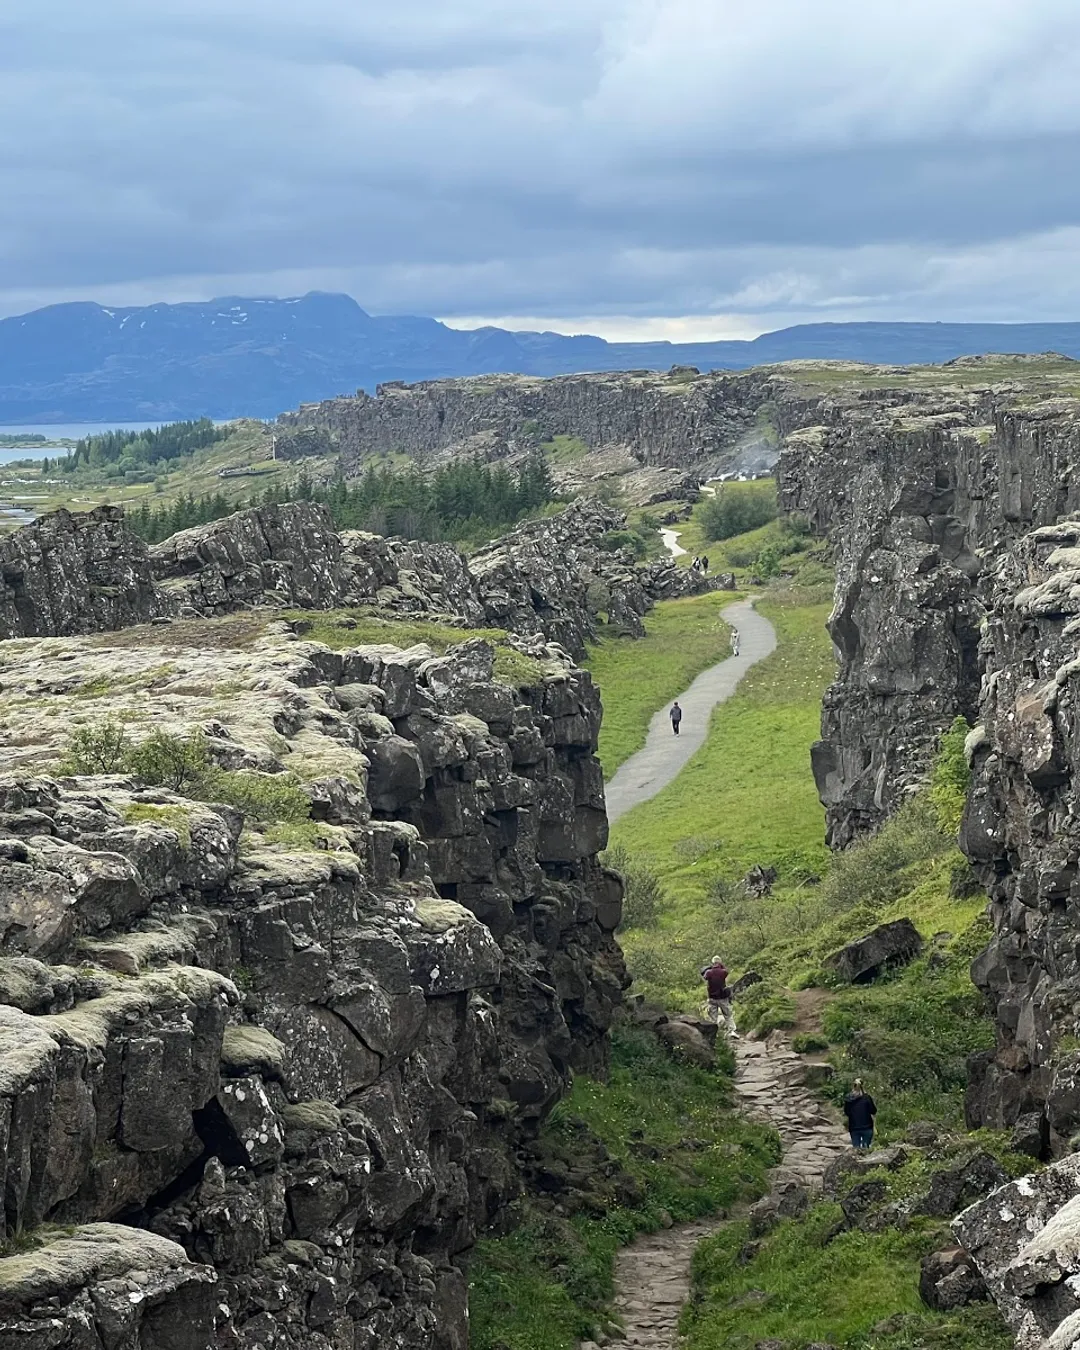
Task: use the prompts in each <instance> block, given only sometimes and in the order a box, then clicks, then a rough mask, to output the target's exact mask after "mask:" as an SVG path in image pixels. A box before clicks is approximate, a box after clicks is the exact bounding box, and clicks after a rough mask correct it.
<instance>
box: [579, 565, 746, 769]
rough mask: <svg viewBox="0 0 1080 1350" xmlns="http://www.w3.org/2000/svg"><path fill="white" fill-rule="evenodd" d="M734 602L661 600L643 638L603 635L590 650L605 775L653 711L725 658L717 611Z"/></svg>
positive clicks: (720, 597) (636, 744)
mask: <svg viewBox="0 0 1080 1350" xmlns="http://www.w3.org/2000/svg"><path fill="white" fill-rule="evenodd" d="M739 598H740V596H739V595H737V594H734V593H732V592H731V591H713V592H711V593H710V594H708V595H695V596H691V597H689V598H688V599H686V600H663V601H661V603H660V604H658V605H657V606H656V608H655V609H653V610H650V611H649V613H648V614H647V615H646V616H645V630H646V631H645V637H644V638H639V639H638V640H636V641H634V640H631V639H628V638H624V637H604V638H601V639H600V641H599V642H597V643H594V644H593V646H592V647H591V648H590V650H589V655H588V658H587V660H586V663H585V664H586V665H587V666H588V668H589V670H591V671H592V675H593V678H594V679H595V680H596V682H597V684H598V685H599V686H600V695H601V698H602V699H603V703H604V722H603V727H602V729H601V732H600V762H601V764H602V765H603V766H604V774H605V775H606V776H607V777H609V778H610V776H611V775H612V774H613V773H614V772H615V770H616V769H617V768H618V767H619V765H620V764H621V763H622V762H623V760H625V759H629V757H630V756H631V755H632V754H633V753H634V752H635V751H636V750H640V749H641V747H642V746H643V745H644V744H645V736H646V733H647V732H648V729H649V722H650V720H651V719H652V716H653V713H655V712H656V710H657V708H662V707H663V706H664V705H665V704H666V703H669V702H670V701H671V700H672V699H673V698H676V697H677V696H678V695H679V694H681V693H682V692H683V690H684V689H686V688H687V686H688V685H690V684H691V683H692V682H693V680H694V678H695V676H697V675H700V674H701V672H702V671H703V670H707V669H708V667H709V666H711V665H715V664H716V662H717V661H723V660H724V659H725V658H726V657H728V656H729V655H730V654H731V652H730V648H729V646H728V635H729V633H730V632H731V629H730V627H729V626H728V625H727V624H726V623H725V622H724V620H723V618H722V612H723V610H725V609H726V608H727V606H728V605H730V604H732V603H733V602H734V601H735V600H738V599H739Z"/></svg>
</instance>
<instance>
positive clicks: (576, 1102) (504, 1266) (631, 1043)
mask: <svg viewBox="0 0 1080 1350" xmlns="http://www.w3.org/2000/svg"><path fill="white" fill-rule="evenodd" d="M722 1059H723V1060H724V1062H723V1063H722V1064H721V1066H720V1069H719V1070H718V1071H717V1072H706V1071H704V1070H701V1069H692V1068H688V1067H685V1066H681V1065H678V1064H676V1063H675V1062H674V1061H673V1060H672V1059H671V1058H670V1057H669V1056H668V1054H667V1053H666V1052H665V1051H662V1050H661V1049H660V1048H659V1047H658V1045H657V1043H656V1041H655V1040H654V1039H653V1038H652V1037H651V1036H650V1035H648V1034H646V1033H644V1032H642V1031H639V1030H637V1029H632V1028H624V1029H622V1030H619V1031H617V1032H616V1033H615V1036H614V1045H613V1054H612V1061H613V1062H612V1069H611V1076H610V1080H609V1081H608V1082H607V1083H597V1082H594V1081H592V1080H590V1079H588V1078H584V1077H582V1078H579V1079H578V1080H577V1082H576V1083H575V1084H574V1088H573V1091H572V1092H571V1093H570V1095H569V1096H568V1097H566V1098H565V1099H564V1100H563V1101H562V1102H561V1103H560V1104H559V1106H558V1107H557V1108H556V1110H555V1111H554V1112H553V1114H552V1116H551V1118H550V1119H549V1121H548V1122H547V1123H546V1125H545V1126H544V1131H543V1141H544V1143H545V1146H546V1147H547V1148H548V1149H549V1150H550V1152H551V1154H552V1156H554V1157H559V1156H562V1157H565V1158H567V1159H569V1160H575V1156H576V1155H577V1154H578V1152H579V1150H580V1143H579V1140H580V1136H581V1131H582V1129H583V1127H587V1128H588V1130H589V1131H591V1132H592V1134H593V1135H595V1136H597V1137H598V1138H600V1139H601V1140H602V1141H603V1143H604V1145H605V1147H606V1149H607V1152H608V1155H609V1156H610V1157H611V1158H613V1159H614V1160H615V1161H616V1162H617V1163H618V1164H619V1165H620V1167H622V1168H623V1169H625V1171H627V1172H628V1173H629V1174H630V1175H631V1176H632V1177H633V1179H634V1181H635V1182H636V1183H637V1186H638V1188H639V1190H640V1199H639V1202H638V1203H636V1204H632V1205H631V1204H624V1205H618V1204H616V1205H612V1206H611V1207H610V1208H609V1209H608V1210H607V1212H606V1213H603V1214H597V1215H593V1216H590V1215H589V1214H588V1213H587V1212H586V1211H582V1212H581V1213H578V1214H577V1215H575V1216H574V1217H573V1218H571V1219H567V1218H560V1217H558V1216H556V1215H554V1214H553V1213H552V1212H551V1210H542V1209H540V1208H539V1207H537V1206H534V1205H531V1204H529V1203H528V1202H526V1204H525V1205H524V1207H523V1210H522V1213H521V1214H520V1215H519V1216H518V1217H519V1218H520V1219H521V1220H522V1222H521V1224H520V1226H519V1227H517V1228H516V1229H515V1230H514V1231H513V1232H512V1233H511V1234H509V1235H508V1236H507V1237H502V1238H494V1239H488V1240H486V1241H484V1242H481V1243H480V1245H479V1247H478V1249H477V1252H476V1255H475V1257H474V1260H473V1264H472V1269H471V1272H470V1274H471V1278H470V1318H471V1323H472V1336H471V1344H472V1347H473V1350H496V1348H497V1347H503V1350H573V1347H575V1346H576V1345H577V1344H578V1342H579V1341H580V1340H582V1339H591V1338H592V1337H593V1336H594V1335H595V1334H597V1332H598V1331H600V1330H602V1328H603V1326H604V1324H605V1321H606V1314H605V1308H606V1306H607V1304H608V1303H609V1301H610V1298H611V1294H612V1267H613V1262H614V1256H615V1252H616V1251H617V1250H618V1248H619V1247H620V1246H622V1245H624V1244H625V1243H626V1242H628V1241H629V1240H630V1239H631V1238H632V1237H633V1236H634V1234H635V1233H638V1232H642V1231H648V1230H654V1229H656V1228H659V1227H660V1226H661V1224H663V1223H665V1222H670V1220H671V1219H672V1218H674V1219H676V1220H679V1219H690V1218H694V1217H696V1216H699V1215H701V1214H707V1213H712V1212H715V1211H716V1210H717V1209H720V1208H721V1207H724V1206H728V1205H731V1204H732V1203H734V1202H736V1201H738V1200H740V1199H745V1198H750V1197H753V1196H756V1195H760V1194H761V1193H762V1191H763V1190H764V1188H765V1173H766V1170H767V1168H768V1167H769V1166H771V1165H772V1164H773V1163H774V1162H775V1161H776V1158H777V1156H778V1155H777V1145H776V1140H775V1137H774V1136H772V1135H771V1133H770V1132H768V1131H766V1130H763V1129H761V1128H760V1127H758V1126H755V1125H751V1124H749V1123H747V1122H746V1121H743V1120H741V1119H740V1118H739V1117H738V1116H735V1115H733V1114H731V1113H730V1110H729V1107H730V1101H731V1088H730V1081H731V1080H730V1075H731V1072H732V1070H733V1067H734V1065H733V1061H732V1059H731V1057H730V1056H723V1057H722Z"/></svg>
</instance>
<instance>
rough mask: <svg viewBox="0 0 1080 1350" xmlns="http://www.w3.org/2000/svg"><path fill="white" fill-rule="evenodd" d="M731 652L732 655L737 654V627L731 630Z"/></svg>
mask: <svg viewBox="0 0 1080 1350" xmlns="http://www.w3.org/2000/svg"><path fill="white" fill-rule="evenodd" d="M731 654H732V656H738V654H739V630H738V629H737V628H733V629H732V630H731Z"/></svg>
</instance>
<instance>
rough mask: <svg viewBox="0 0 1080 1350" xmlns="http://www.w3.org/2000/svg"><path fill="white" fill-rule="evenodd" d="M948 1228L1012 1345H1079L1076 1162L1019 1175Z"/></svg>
mask: <svg viewBox="0 0 1080 1350" xmlns="http://www.w3.org/2000/svg"><path fill="white" fill-rule="evenodd" d="M952 1226H953V1231H954V1232H955V1233H956V1235H957V1237H958V1238H959V1240H960V1241H961V1242H962V1243H963V1245H964V1248H965V1249H966V1251H967V1252H968V1253H970V1255H971V1257H972V1258H973V1259H974V1262H975V1264H976V1265H977V1266H978V1268H979V1271H980V1272H981V1274H982V1277H983V1280H984V1281H985V1283H986V1286H987V1288H988V1289H989V1292H990V1295H991V1297H992V1298H993V1299H994V1302H995V1303H996V1304H997V1305H998V1307H999V1309H1000V1310H1001V1312H1002V1314H1003V1316H1004V1318H1005V1320H1006V1322H1007V1323H1008V1325H1009V1328H1010V1330H1011V1331H1012V1333H1013V1335H1014V1336H1015V1337H1016V1346H1017V1350H1073V1348H1074V1347H1075V1346H1076V1345H1078V1344H1080V1297H1078V1296H1077V1293H1076V1290H1075V1287H1074V1286H1075V1285H1076V1282H1077V1275H1078V1274H1080V1159H1078V1158H1077V1157H1075V1156H1073V1157H1070V1158H1066V1159H1064V1160H1063V1161H1061V1162H1059V1163H1056V1164H1055V1165H1054V1166H1053V1167H1049V1168H1047V1169H1046V1171H1044V1172H1038V1173H1034V1174H1032V1175H1031V1176H1026V1177H1021V1178H1020V1179H1019V1180H1018V1181H1013V1182H1010V1183H1009V1184H1008V1185H1006V1186H1002V1187H1001V1188H1000V1189H998V1190H996V1191H994V1192H993V1194H992V1195H990V1196H988V1197H987V1199H985V1200H980V1201H979V1202H977V1203H976V1204H974V1205H972V1206H971V1208H970V1209H967V1210H965V1211H964V1213H963V1214H961V1215H960V1217H959V1218H958V1219H956V1220H955V1221H954V1222H953V1225H952Z"/></svg>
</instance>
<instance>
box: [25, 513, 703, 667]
mask: <svg viewBox="0 0 1080 1350" xmlns="http://www.w3.org/2000/svg"><path fill="white" fill-rule="evenodd" d="M622 524H623V517H622V516H621V515H620V514H619V513H618V512H616V511H613V510H611V509H610V508H608V507H606V506H604V505H602V504H601V503H599V502H596V501H593V500H590V499H582V500H580V501H577V502H573V503H571V504H570V506H568V507H567V509H566V510H565V511H563V512H562V513H560V514H559V515H557V516H552V517H549V518H547V519H544V520H535V521H526V522H525V523H524V524H522V525H519V526H518V527H517V528H516V529H515V530H513V531H511V532H510V533H509V534H508V535H507V536H505V537H504V538H503V539H501V540H499V541H498V542H497V543H495V544H492V545H491V546H490V547H488V548H486V549H483V550H481V551H480V552H478V553H476V554H474V555H473V556H472V557H471V558H469V559H465V558H463V557H462V556H461V554H460V553H459V552H458V551H457V549H456V548H454V547H453V546H452V545H450V544H427V543H421V542H417V541H410V540H402V539H384V538H382V537H381V536H379V535H372V534H364V533H362V532H361V531H358V530H349V531H345V532H344V533H342V534H340V535H339V534H337V533H335V531H334V529H333V525H332V522H331V520H330V516H329V514H328V513H327V511H326V509H325V508H324V507H322V506H318V505H316V504H314V503H311V502H292V503H289V504H286V505H283V506H264V507H259V508H255V509H252V510H248V511H240V512H238V513H237V514H236V515H233V516H228V517H226V518H225V519H224V520H218V521H214V522H213V523H212V524H209V525H200V526H197V527H195V528H194V529H190V530H182V531H180V532H179V533H178V534H174V535H173V536H172V537H171V538H169V539H166V540H165V541H164V543H161V544H158V545H156V546H155V547H153V548H151V549H147V547H146V545H145V544H144V543H143V542H142V541H141V540H140V539H138V538H137V537H136V536H134V535H132V534H130V533H129V532H128V531H127V530H126V529H125V528H124V525H123V516H122V514H121V513H120V512H119V510H118V509H117V508H115V507H99V508H98V509H97V510H95V511H91V512H89V513H87V514H86V515H81V516H80V515H72V514H70V513H69V512H66V511H58V512H55V513H53V514H51V515H47V516H44V517H42V519H41V520H39V521H37V522H35V523H34V524H33V525H29V526H26V527H24V528H23V529H21V530H17V531H15V533H13V534H11V535H8V536H5V537H4V538H3V539H2V540H0V640H2V639H3V638H11V637H37V636H50V635H60V634H68V633H86V632H96V631H104V630H110V629H118V628H122V627H125V626H128V625H131V624H133V623H139V622H143V621H145V620H147V619H154V618H160V619H168V618H169V617H178V616H183V617H195V616H197V617H215V616H220V615H223V614H230V613H235V612H237V611H241V610H247V609H252V608H255V607H260V606H276V607H279V608H297V609H332V608H336V607H339V606H366V605H376V606H378V607H379V609H380V610H384V611H390V612H392V613H394V614H399V615H405V614H413V615H426V616H431V617H438V618H440V619H449V620H451V621H453V622H456V623H459V624H463V625H466V626H474V627H475V626H481V627H483V626H486V627H491V628H503V629H509V630H512V631H513V632H516V633H518V634H521V635H526V636H528V635H540V636H544V637H547V638H549V639H551V640H552V641H556V642H559V643H560V644H561V645H563V646H564V647H566V649H567V650H568V651H569V652H570V653H571V654H572V655H575V656H580V655H581V654H582V653H583V652H584V649H585V644H586V642H587V641H588V640H589V639H591V638H593V637H595V636H596V632H597V624H598V621H599V618H600V616H601V615H605V616H606V618H607V621H608V622H610V623H612V624H616V625H618V626H619V627H621V628H622V629H624V630H625V631H627V632H630V633H632V634H634V635H640V634H641V632H642V631H643V629H642V623H641V619H642V615H644V614H645V613H646V611H647V610H648V609H649V608H650V607H651V606H652V605H653V604H654V603H655V602H656V601H657V600H662V599H671V598H673V597H676V596H680V595H692V594H696V593H698V592H701V591H705V590H708V589H709V588H710V587H712V586H716V585H720V584H721V583H720V581H719V579H718V578H704V577H702V576H700V575H699V574H698V573H696V572H693V571H691V570H688V569H686V568H680V567H676V566H675V565H674V563H673V562H672V561H671V560H669V559H665V560H662V561H659V562H653V563H648V564H642V565H639V564H637V563H635V561H634V560H633V558H632V557H631V556H630V554H628V553H626V552H625V551H615V552H609V551H608V550H606V549H605V548H603V547H602V541H603V539H604V536H605V535H606V534H607V533H608V532H609V531H611V530H614V529H617V528H618V527H620V526H621V525H622Z"/></svg>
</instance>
